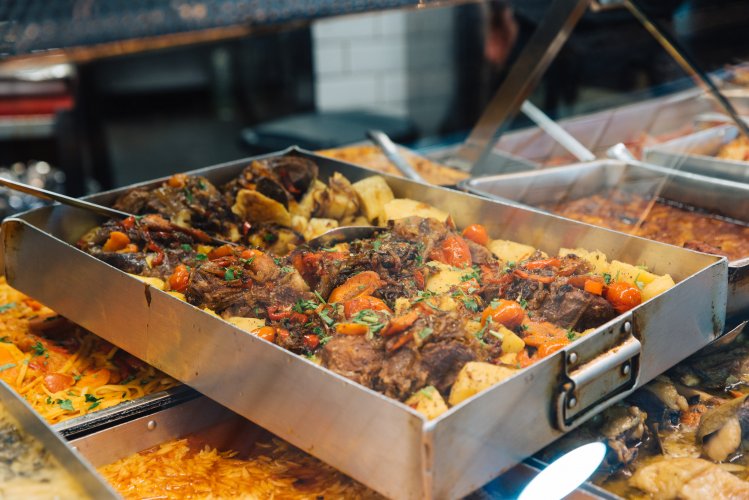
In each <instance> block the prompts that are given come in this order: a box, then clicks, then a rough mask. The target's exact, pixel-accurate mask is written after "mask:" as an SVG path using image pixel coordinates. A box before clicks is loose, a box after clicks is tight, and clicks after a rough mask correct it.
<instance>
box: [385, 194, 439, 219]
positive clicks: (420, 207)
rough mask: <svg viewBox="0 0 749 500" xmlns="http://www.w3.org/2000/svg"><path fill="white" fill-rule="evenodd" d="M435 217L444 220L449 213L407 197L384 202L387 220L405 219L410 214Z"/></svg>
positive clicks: (428, 217)
mask: <svg viewBox="0 0 749 500" xmlns="http://www.w3.org/2000/svg"><path fill="white" fill-rule="evenodd" d="M414 215H415V216H418V217H424V218H425V219H430V218H431V219H437V220H438V221H440V222H445V221H446V220H447V217H448V216H449V214H448V213H447V212H445V211H443V210H440V209H439V208H435V207H433V206H431V205H428V204H426V203H422V202H420V201H416V200H410V199H408V198H397V199H395V200H392V201H390V202H388V203H386V204H385V218H386V219H387V220H398V219H405V218H406V217H411V216H414Z"/></svg>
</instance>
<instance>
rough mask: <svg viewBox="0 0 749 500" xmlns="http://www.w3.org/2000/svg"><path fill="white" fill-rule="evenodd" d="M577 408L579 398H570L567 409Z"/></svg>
mask: <svg viewBox="0 0 749 500" xmlns="http://www.w3.org/2000/svg"><path fill="white" fill-rule="evenodd" d="M575 406H577V398H575V397H571V398H570V399H569V400H568V401H567V408H574V407H575Z"/></svg>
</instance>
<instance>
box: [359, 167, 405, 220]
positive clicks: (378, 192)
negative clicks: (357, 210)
mask: <svg viewBox="0 0 749 500" xmlns="http://www.w3.org/2000/svg"><path fill="white" fill-rule="evenodd" d="M352 186H353V188H354V191H356V194H357V196H359V204H360V206H361V209H362V212H364V216H365V217H366V218H367V220H368V221H369V222H370V223H372V224H377V223H380V224H384V223H385V222H386V220H387V217H386V216H385V205H386V204H387V203H389V202H391V201H393V198H395V197H394V196H393V191H392V190H391V189H390V186H388V184H387V182H385V179H384V178H383V177H380V176H379V175H375V176H372V177H367V178H366V179H362V180H360V181H358V182H355V183H353V184H352Z"/></svg>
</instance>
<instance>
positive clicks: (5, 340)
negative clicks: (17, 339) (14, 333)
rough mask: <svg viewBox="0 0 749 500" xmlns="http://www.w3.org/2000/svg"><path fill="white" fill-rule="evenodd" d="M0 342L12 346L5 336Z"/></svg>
mask: <svg viewBox="0 0 749 500" xmlns="http://www.w3.org/2000/svg"><path fill="white" fill-rule="evenodd" d="M0 342H2V343H3V344H12V342H11V340H10V337H8V336H7V335H6V336H4V337H2V338H0Z"/></svg>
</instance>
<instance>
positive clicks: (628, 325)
mask: <svg viewBox="0 0 749 500" xmlns="http://www.w3.org/2000/svg"><path fill="white" fill-rule="evenodd" d="M631 331H632V323H630V322H629V321H627V322H626V323H624V333H629V332H631Z"/></svg>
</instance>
